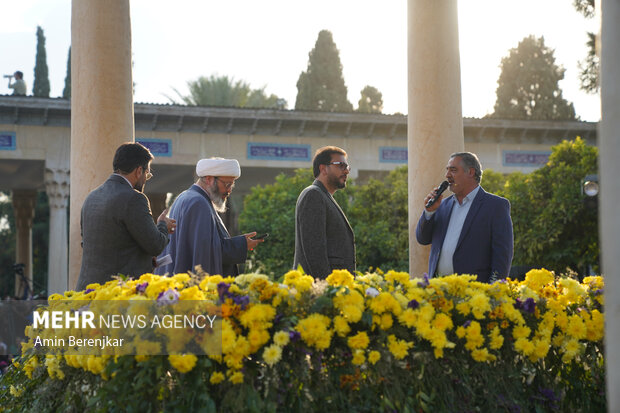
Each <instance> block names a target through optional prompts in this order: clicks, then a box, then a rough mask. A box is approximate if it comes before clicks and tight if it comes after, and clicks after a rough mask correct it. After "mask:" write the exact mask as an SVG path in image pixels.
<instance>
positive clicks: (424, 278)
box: [418, 273, 430, 288]
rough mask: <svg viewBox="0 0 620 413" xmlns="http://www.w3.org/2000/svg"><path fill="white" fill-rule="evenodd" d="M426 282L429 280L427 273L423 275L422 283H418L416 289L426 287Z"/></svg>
mask: <svg viewBox="0 0 620 413" xmlns="http://www.w3.org/2000/svg"><path fill="white" fill-rule="evenodd" d="M428 280H430V277H429V276H428V273H424V277H423V280H422V281H418V287H420V288H424V287H428V284H429V282H428Z"/></svg>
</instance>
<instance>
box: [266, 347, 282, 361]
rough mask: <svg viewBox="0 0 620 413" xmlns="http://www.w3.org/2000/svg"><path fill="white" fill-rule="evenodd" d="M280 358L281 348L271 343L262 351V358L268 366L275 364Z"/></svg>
mask: <svg viewBox="0 0 620 413" xmlns="http://www.w3.org/2000/svg"><path fill="white" fill-rule="evenodd" d="M281 358H282V348H281V347H280V346H278V345H276V344H272V345H270V346H269V347H267V348H265V350H264V351H263V360H265V363H267V364H268V365H270V366H273V365H274V364H276V363H277V362H278V361H280V359H281Z"/></svg>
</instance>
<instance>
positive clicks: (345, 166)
mask: <svg viewBox="0 0 620 413" xmlns="http://www.w3.org/2000/svg"><path fill="white" fill-rule="evenodd" d="M326 165H338V167H339V168H340V170H341V171H344V170H345V169H346V170H347V171H350V170H351V165H349V164H348V163H346V162H341V161H335V162H330V163H328V164H326Z"/></svg>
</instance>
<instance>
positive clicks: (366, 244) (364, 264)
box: [348, 166, 409, 271]
mask: <svg viewBox="0 0 620 413" xmlns="http://www.w3.org/2000/svg"><path fill="white" fill-rule="evenodd" d="M407 211H408V201H407V166H401V167H399V168H397V169H395V170H393V171H391V172H390V173H389V174H388V176H387V177H386V178H385V179H383V180H377V179H371V180H370V181H369V182H368V183H367V184H366V185H360V186H358V187H357V188H356V190H355V193H354V196H353V199H352V200H351V203H350V206H349V214H348V218H349V221H350V222H351V225H352V226H353V230H354V232H355V240H356V254H357V269H358V270H360V271H365V270H366V269H368V268H369V267H373V268H384V269H385V268H391V269H394V270H397V271H408V269H409V232H408V222H409V220H408V212H407Z"/></svg>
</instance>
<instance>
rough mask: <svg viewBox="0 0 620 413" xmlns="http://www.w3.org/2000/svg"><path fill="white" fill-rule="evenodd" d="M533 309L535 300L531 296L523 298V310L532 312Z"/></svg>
mask: <svg viewBox="0 0 620 413" xmlns="http://www.w3.org/2000/svg"><path fill="white" fill-rule="evenodd" d="M534 309H536V301H534V299H533V298H532V297H530V298H528V299H527V300H525V302H524V303H523V311H525V312H526V313H530V314H532V313H533V312H534Z"/></svg>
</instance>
